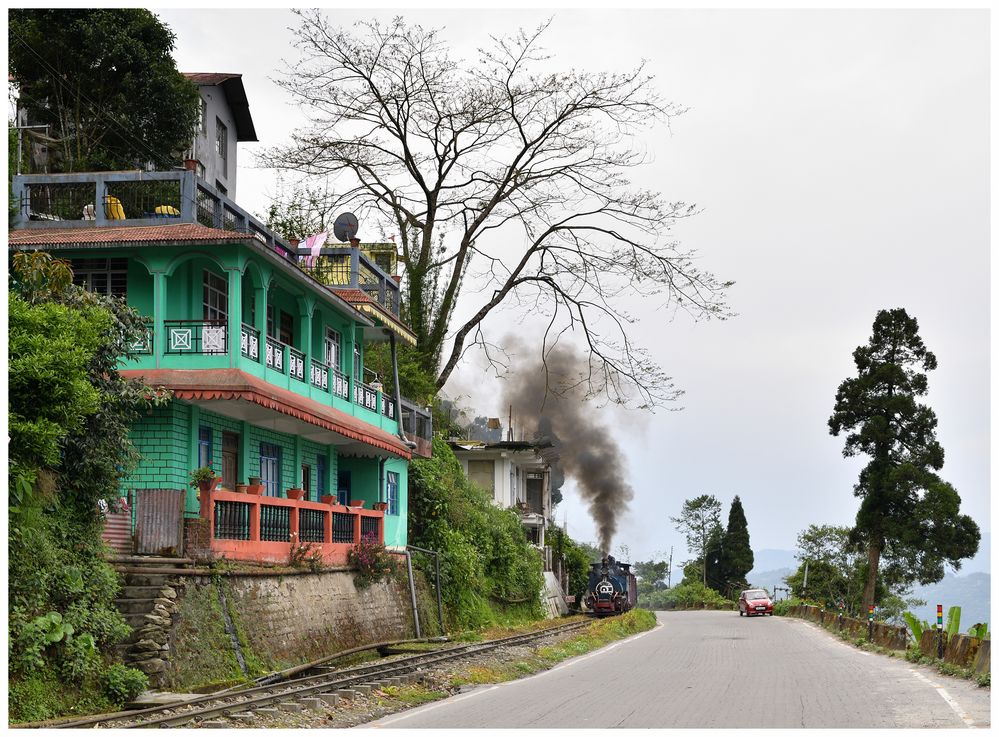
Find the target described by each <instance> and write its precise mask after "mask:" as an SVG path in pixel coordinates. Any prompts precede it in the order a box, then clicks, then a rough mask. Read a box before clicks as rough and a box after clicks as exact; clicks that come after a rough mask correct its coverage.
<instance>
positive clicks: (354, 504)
mask: <svg viewBox="0 0 999 737" xmlns="http://www.w3.org/2000/svg"><path fill="white" fill-rule="evenodd" d="M350 506H352V507H357V508H358V509H360V508H361V507H363V506H364V500H363V499H351V500H350Z"/></svg>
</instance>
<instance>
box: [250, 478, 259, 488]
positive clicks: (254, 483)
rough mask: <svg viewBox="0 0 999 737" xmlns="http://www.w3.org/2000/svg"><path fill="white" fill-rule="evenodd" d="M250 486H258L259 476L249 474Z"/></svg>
mask: <svg viewBox="0 0 999 737" xmlns="http://www.w3.org/2000/svg"><path fill="white" fill-rule="evenodd" d="M250 486H260V477H259V476H250Z"/></svg>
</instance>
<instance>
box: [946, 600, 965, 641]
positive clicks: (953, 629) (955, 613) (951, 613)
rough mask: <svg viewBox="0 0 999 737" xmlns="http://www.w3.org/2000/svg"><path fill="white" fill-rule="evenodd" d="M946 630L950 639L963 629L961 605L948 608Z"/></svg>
mask: <svg viewBox="0 0 999 737" xmlns="http://www.w3.org/2000/svg"><path fill="white" fill-rule="evenodd" d="M944 631H945V632H946V633H947V639H948V640H949V639H950V638H952V637H953V636H954V635H956V634H958V633H959V632H960V631H961V607H959V606H952V607H951V608H950V609H948V610H947V626H946V627H945V628H944Z"/></svg>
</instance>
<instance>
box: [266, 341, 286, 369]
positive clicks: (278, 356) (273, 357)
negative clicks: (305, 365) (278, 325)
mask: <svg viewBox="0 0 999 737" xmlns="http://www.w3.org/2000/svg"><path fill="white" fill-rule="evenodd" d="M284 363H285V361H284V343H282V342H280V341H278V340H274V338H268V339H267V366H268V367H270V368H272V369H274V370H276V371H280V372H281V373H284Z"/></svg>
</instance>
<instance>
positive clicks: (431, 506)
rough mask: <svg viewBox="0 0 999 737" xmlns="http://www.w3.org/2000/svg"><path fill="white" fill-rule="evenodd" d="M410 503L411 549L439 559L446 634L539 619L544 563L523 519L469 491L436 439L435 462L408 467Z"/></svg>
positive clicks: (424, 461) (451, 456) (445, 447)
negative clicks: (431, 552) (432, 552)
mask: <svg viewBox="0 0 999 737" xmlns="http://www.w3.org/2000/svg"><path fill="white" fill-rule="evenodd" d="M409 499H410V507H409V510H410V517H409V524H410V540H411V542H412V543H413V545H416V546H418V547H421V548H427V549H429V550H436V551H438V552H439V553H440V564H441V598H442V599H443V602H444V605H445V610H446V617H447V620H448V626H449V629H474V628H479V627H486V626H490V625H497V624H512V623H514V622H518V621H524V620H534V619H538V618H540V617H541V616H542V611H541V590H542V587H543V579H542V575H541V573H542V560H541V556H540V555H539V553H538V551H537V550H535V549H534V548H532V547H531V546H530V544H529V543H528V542H527V536H526V535H525V533H524V528H523V526H522V525H521V523H520V517H519V516H518V515H517V513H516V512H514V511H511V510H509V509H500V508H498V507H496V506H495V505H494V504H493V501H492V498H491V497H490V496H489V495H487V494H486V493H485V492H484V491H483V490H482V489H480V488H478V487H476V486H474V485H473V484H471V483H470V482H469V481H468V480H467V479H466V478H465V474H464V472H463V471H462V468H461V464H460V463H459V462H458V459H457V458H456V457H455V455H454V452H453V451H452V450H451V448H450V446H449V445H448V444H447V443H445V442H444V441H443V440H441V439H440V438H435V439H434V444H433V457H432V458H425V459H424V458H421V459H418V460H414V461H413V463H412V465H411V466H410V474H409ZM415 557H416V558H417V559H419V557H420V556H418V555H417V556H415Z"/></svg>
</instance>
